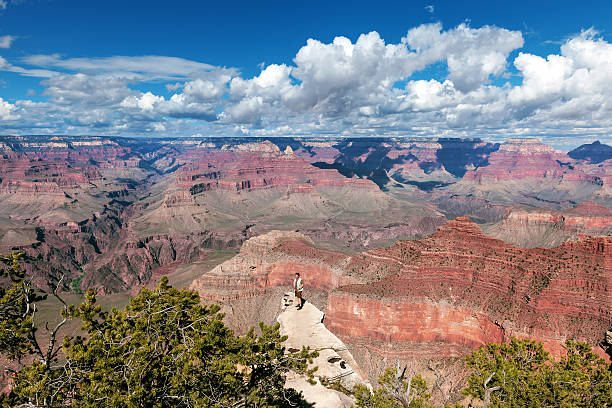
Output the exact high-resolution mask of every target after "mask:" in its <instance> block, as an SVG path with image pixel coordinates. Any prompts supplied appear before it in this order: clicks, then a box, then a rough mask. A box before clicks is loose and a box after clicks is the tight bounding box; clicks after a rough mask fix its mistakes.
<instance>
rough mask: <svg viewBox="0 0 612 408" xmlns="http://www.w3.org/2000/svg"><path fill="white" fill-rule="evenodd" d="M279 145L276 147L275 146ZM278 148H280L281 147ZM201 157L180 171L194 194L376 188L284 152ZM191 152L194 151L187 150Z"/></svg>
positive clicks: (181, 181) (217, 153)
mask: <svg viewBox="0 0 612 408" xmlns="http://www.w3.org/2000/svg"><path fill="white" fill-rule="evenodd" d="M274 147H276V146H274ZM277 150H278V149H277ZM197 153H198V154H199V158H198V159H197V160H195V161H194V162H193V163H192V164H189V165H186V166H183V167H182V168H181V169H180V170H178V171H177V173H176V181H177V184H178V186H179V187H181V188H183V189H191V191H192V193H193V194H197V193H199V192H205V191H210V190H225V191H240V190H259V189H266V188H275V187H283V188H288V189H289V192H305V193H310V192H312V191H313V187H341V186H344V185H350V186H354V187H356V188H363V189H372V188H376V186H375V185H374V183H372V182H371V181H369V180H362V179H350V178H346V177H344V176H342V175H340V174H339V173H338V172H337V171H336V170H333V169H319V168H316V167H313V166H311V165H310V164H309V163H308V162H307V161H306V160H304V159H302V158H300V157H297V156H295V155H293V154H291V153H289V154H284V153H281V152H280V151H272V152H264V153H263V154H262V153H261V152H260V151H199V152H197ZM187 154H188V155H190V154H192V153H187Z"/></svg>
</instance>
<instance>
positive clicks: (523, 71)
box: [0, 23, 612, 140]
mask: <svg viewBox="0 0 612 408" xmlns="http://www.w3.org/2000/svg"><path fill="white" fill-rule="evenodd" d="M522 46H523V36H522V34H521V32H519V31H512V30H507V29H504V28H501V27H495V26H484V27H480V28H473V27H470V26H468V25H466V24H461V25H459V26H457V27H454V28H451V29H448V30H444V29H443V28H442V26H441V24H439V23H435V24H425V25H421V26H418V27H415V28H412V29H410V30H408V31H407V32H406V35H405V36H404V37H403V38H402V39H401V40H400V41H399V42H397V43H388V42H386V41H385V40H384V39H383V38H381V36H380V35H379V34H378V33H377V32H374V31H373V32H370V33H365V34H362V35H360V36H359V37H358V38H357V39H356V40H355V41H351V40H350V39H348V38H346V37H336V38H334V39H333V41H331V42H329V43H325V42H322V41H319V40H316V39H309V40H308V41H307V42H306V44H305V45H304V46H303V47H301V48H300V49H299V50H296V55H295V58H294V59H293V61H291V62H289V61H287V62H285V63H278V64H268V65H266V66H263V65H262V67H261V71H260V72H259V73H258V74H257V75H255V76H252V77H244V76H242V75H239V72H238V71H237V70H236V69H232V68H223V67H216V66H212V65H209V64H204V63H200V62H196V61H190V60H184V59H181V58H172V57H159V56H145V57H123V56H115V57H105V58H64V57H61V56H58V55H36V56H30V57H26V58H25V59H24V60H23V61H22V62H23V63H24V64H26V65H28V66H30V67H28V68H23V67H20V66H16V65H13V64H12V63H9V62H8V61H6V60H5V59H3V58H2V57H0V70H5V71H12V72H16V73H20V74H22V75H29V76H41V77H44V78H46V79H44V80H43V81H42V85H43V86H44V87H45V89H44V91H43V95H44V96H46V97H47V98H48V100H47V101H46V102H45V103H42V104H34V103H29V104H28V103H26V101H20V102H16V103H15V105H11V104H9V105H7V106H10V108H9V107H6V106H5V105H4V104H6V103H8V102H4V101H3V103H4V104H2V105H1V106H2V109H3V110H2V111H0V112H3V113H2V115H3V116H2V117H4V116H11V117H15V116H16V115H17V112H18V116H19V117H20V118H21V119H20V120H21V122H23V124H24V126H25V124H26V123H27V122H28V121H29V122H28V123H31V124H32V126H33V127H37V128H40V129H53V128H54V127H55V128H57V129H64V128H66V126H65V124H66V123H67V124H68V127H70V129H78V131H79V132H80V133H83V130H82V129H83V128H92V129H93V128H95V129H96V131H97V132H103V131H104V129H107V130H108V132H122V131H130V132H132V133H146V132H149V131H155V132H164V133H166V134H196V133H202V134H219V135H223V134H225V135H233V134H251V135H257V136H273V135H277V136H278V135H327V134H335V135H390V136H395V135H418V136H485V137H490V138H495V137H497V135H506V136H507V135H512V134H516V135H522V134H532V135H533V134H536V135H538V136H542V135H546V134H559V133H561V132H562V133H563V134H581V132H583V133H584V132H586V131H587V130H588V132H590V134H604V135H605V134H609V132H610V130H612V103H611V101H612V70H611V69H610V66H612V44H610V43H608V42H607V41H605V40H603V39H602V38H600V37H599V36H598V34H597V33H596V32H595V31H594V30H587V31H585V32H583V33H581V34H579V35H576V36H574V37H572V38H570V39H568V40H567V41H566V42H564V43H563V44H562V45H561V46H560V49H559V52H558V53H556V54H552V55H548V56H540V55H536V54H532V53H527V52H521V53H519V54H518V56H517V57H515V58H513V59H510V56H511V55H512V53H513V51H515V50H520V48H521V47H522ZM432 64H437V65H441V66H443V67H444V68H446V70H445V71H446V74H445V75H443V76H442V77H440V76H439V73H438V76H436V77H433V75H431V74H430V73H429V71H428V70H429V69H430V67H431V66H432ZM509 66H513V67H514V72H515V73H514V75H517V74H518V76H519V77H520V78H521V79H522V80H521V81H519V84H517V85H512V84H511V83H510V82H508V81H507V79H506V77H507V76H508V73H509V71H508V67H509ZM438 72H439V71H438ZM443 72H444V71H443ZM415 73H418V78H419V79H415V78H416V77H415V76H414V74H415ZM428 75H430V77H429V78H427V76H428ZM423 77H425V79H422V78H423ZM493 79H496V80H495V81H493ZM148 81H156V82H157V83H158V84H159V83H160V82H161V84H164V85H165V88H166V90H167V93H165V94H158V93H159V92H158V91H156V92H154V91H153V90H152V89H150V90H147V89H146V86H147V84H148ZM504 82H505V83H504ZM500 83H501V85H500ZM134 84H138V86H137V87H134V86H133V85H134ZM135 88H138V89H141V90H135ZM156 89H158V88H156ZM9 109H10V112H9ZM13 122H15V121H13ZM17 122H18V123H21V122H20V121H16V123H17ZM201 126H206V133H203V130H202V128H201ZM162 127H164V129H165V130H164V129H162ZM4 128H6V126H5V127H4ZM76 131H77V130H75V132H76ZM604 140H605V138H604Z"/></svg>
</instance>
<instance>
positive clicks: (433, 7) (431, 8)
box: [425, 4, 436, 13]
mask: <svg viewBox="0 0 612 408" xmlns="http://www.w3.org/2000/svg"><path fill="white" fill-rule="evenodd" d="M425 10H427V12H428V13H433V12H434V11H435V10H436V7H435V6H434V5H433V4H429V5H427V6H425Z"/></svg>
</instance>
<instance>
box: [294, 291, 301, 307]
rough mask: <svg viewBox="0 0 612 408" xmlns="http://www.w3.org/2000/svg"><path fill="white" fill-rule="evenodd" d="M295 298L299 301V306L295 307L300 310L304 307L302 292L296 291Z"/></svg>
mask: <svg viewBox="0 0 612 408" xmlns="http://www.w3.org/2000/svg"><path fill="white" fill-rule="evenodd" d="M295 297H296V300H297V302H296V303H297V305H296V306H295V307H297V308H298V309H299V308H300V307H302V292H300V291H298V290H296V291H295Z"/></svg>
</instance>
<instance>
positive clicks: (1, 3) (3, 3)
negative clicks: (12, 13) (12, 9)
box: [0, 0, 8, 10]
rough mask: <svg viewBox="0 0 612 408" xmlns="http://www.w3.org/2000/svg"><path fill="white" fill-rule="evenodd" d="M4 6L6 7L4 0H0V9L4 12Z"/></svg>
mask: <svg viewBox="0 0 612 408" xmlns="http://www.w3.org/2000/svg"><path fill="white" fill-rule="evenodd" d="M6 6H8V3H7V1H6V0H0V9H2V10H6Z"/></svg>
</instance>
